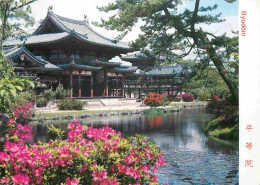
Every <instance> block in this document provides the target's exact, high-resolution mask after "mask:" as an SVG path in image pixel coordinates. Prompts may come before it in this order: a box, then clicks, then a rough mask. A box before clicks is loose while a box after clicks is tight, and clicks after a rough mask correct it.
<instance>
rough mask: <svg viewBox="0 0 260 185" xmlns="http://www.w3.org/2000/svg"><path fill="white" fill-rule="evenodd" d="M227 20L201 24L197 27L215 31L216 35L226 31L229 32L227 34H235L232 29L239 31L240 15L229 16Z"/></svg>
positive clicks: (211, 31)
mask: <svg viewBox="0 0 260 185" xmlns="http://www.w3.org/2000/svg"><path fill="white" fill-rule="evenodd" d="M225 20H226V21H225V22H222V23H216V24H211V25H206V24H200V25H198V26H197V28H198V27H201V28H202V29H203V30H206V31H208V32H210V33H213V34H214V35H216V36H219V35H222V34H224V33H227V36H233V34H232V31H238V21H239V19H238V16H228V17H226V18H225Z"/></svg>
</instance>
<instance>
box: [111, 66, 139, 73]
mask: <svg viewBox="0 0 260 185" xmlns="http://www.w3.org/2000/svg"><path fill="white" fill-rule="evenodd" d="M136 70H137V67H136V66H129V67H128V66H119V67H114V68H112V69H109V71H115V72H135V71H136Z"/></svg>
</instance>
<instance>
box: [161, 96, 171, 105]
mask: <svg viewBox="0 0 260 185" xmlns="http://www.w3.org/2000/svg"><path fill="white" fill-rule="evenodd" d="M170 103H171V101H170V100H169V98H168V96H163V97H162V100H161V101H160V105H161V106H167V105H169V104H170Z"/></svg>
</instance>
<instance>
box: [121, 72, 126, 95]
mask: <svg viewBox="0 0 260 185" xmlns="http://www.w3.org/2000/svg"><path fill="white" fill-rule="evenodd" d="M121 93H122V96H125V77H124V76H122V87H121Z"/></svg>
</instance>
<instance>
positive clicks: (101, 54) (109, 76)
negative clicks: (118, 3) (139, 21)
mask: <svg viewBox="0 0 260 185" xmlns="http://www.w3.org/2000/svg"><path fill="white" fill-rule="evenodd" d="M3 45H4V53H5V56H6V57H7V58H9V59H11V60H12V61H13V65H14V70H15V73H16V74H18V75H20V76H21V77H29V78H31V79H33V80H37V81H39V82H40V83H41V86H40V87H38V91H41V88H43V89H44V88H45V89H46V88H51V87H54V88H55V87H56V86H57V85H58V84H59V83H61V84H62V85H63V86H64V88H66V89H70V96H71V97H76V98H87V97H139V98H140V96H141V93H147V92H150V91H155V92H165V91H168V92H169V91H173V90H179V89H180V87H181V80H182V78H183V75H184V74H185V73H184V70H183V69H182V68H181V66H176V65H175V66H165V67H154V65H155V63H154V60H153V59H152V58H147V57H144V56H142V57H140V56H139V57H135V56H134V57H133V56H132V57H131V53H132V52H134V49H133V48H131V47H130V46H129V45H128V44H126V43H123V42H115V41H114V40H113V39H109V38H106V37H104V36H102V35H100V34H98V33H97V32H96V31H95V30H93V28H91V27H90V25H89V22H88V20H87V19H85V20H82V21H79V20H72V19H68V18H65V17H62V16H59V15H57V14H55V13H54V12H53V11H52V10H51V9H49V10H48V13H47V16H46V17H45V19H44V20H43V21H42V23H41V24H40V26H39V27H38V28H37V29H36V30H35V31H34V33H33V34H32V35H30V36H28V37H25V38H23V39H17V38H8V39H7V40H5V41H4V43H3ZM121 54H125V55H124V56H125V57H121V59H123V60H125V61H129V62H131V63H132V64H133V65H132V66H124V65H122V64H121V63H120V62H111V61H110V60H111V59H112V58H114V57H115V56H120V55H121ZM129 55H130V56H129ZM147 65H148V66H150V67H151V68H153V69H151V70H150V71H146V72H145V71H143V69H144V68H145V67H147ZM146 82H147V83H146Z"/></svg>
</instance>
